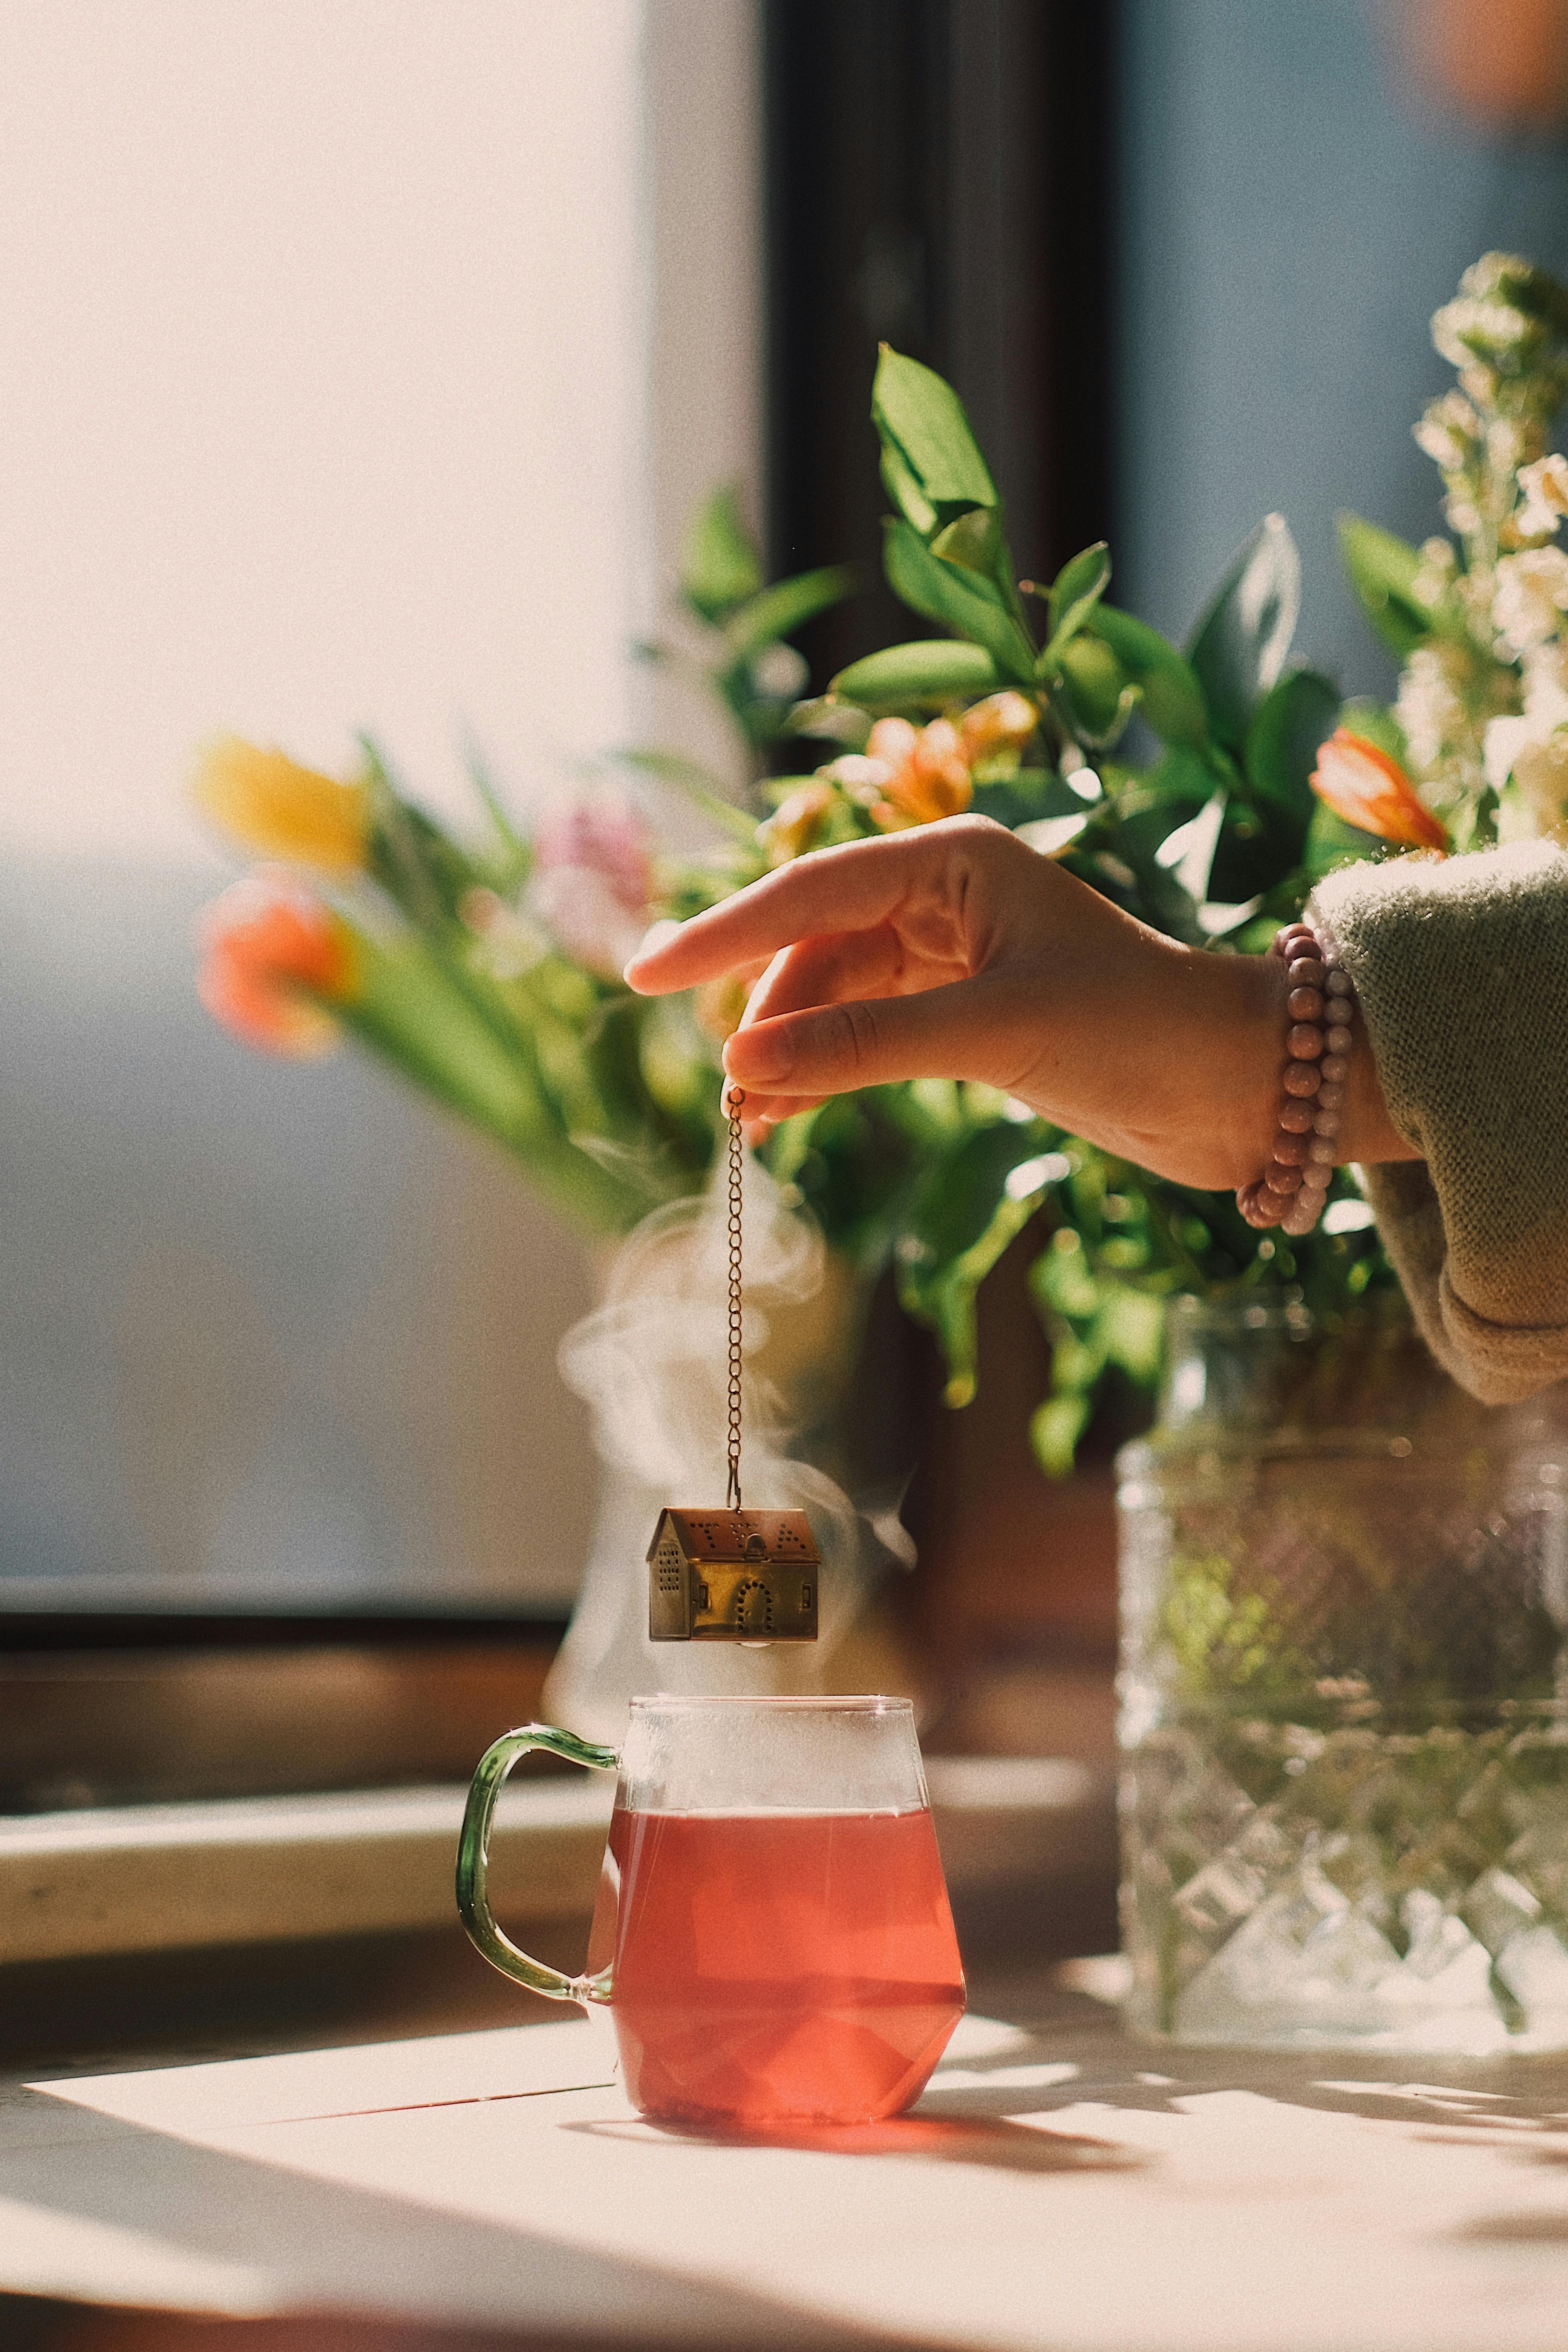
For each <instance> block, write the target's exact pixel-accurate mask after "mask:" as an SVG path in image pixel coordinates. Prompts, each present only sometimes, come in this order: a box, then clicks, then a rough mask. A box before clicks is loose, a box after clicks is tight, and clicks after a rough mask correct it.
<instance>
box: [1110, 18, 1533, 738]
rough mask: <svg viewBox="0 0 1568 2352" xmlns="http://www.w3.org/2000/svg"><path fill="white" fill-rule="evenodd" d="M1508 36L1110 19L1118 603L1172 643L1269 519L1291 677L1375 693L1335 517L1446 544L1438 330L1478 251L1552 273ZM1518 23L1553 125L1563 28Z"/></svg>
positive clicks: (1390, 27)
mask: <svg viewBox="0 0 1568 2352" xmlns="http://www.w3.org/2000/svg"><path fill="white" fill-rule="evenodd" d="M1520 13H1521V12H1518V11H1516V10H1514V9H1513V8H1512V7H1510V0H1481V5H1474V6H1471V7H1468V8H1464V7H1456V6H1454V5H1450V0H1410V4H1409V5H1405V6H1401V5H1398V4H1397V0H1311V5H1310V6H1302V5H1296V0H1121V9H1120V28H1119V60H1118V72H1117V79H1118V92H1117V117H1116V132H1115V135H1116V140H1117V144H1118V147H1119V151H1120V162H1119V171H1118V179H1119V185H1120V196H1121V232H1120V239H1119V243H1120V252H1121V266H1120V268H1119V271H1118V285H1117V291H1116V334H1117V363H1116V373H1117V378H1118V382H1119V384H1120V388H1121V389H1120V399H1119V404H1118V415H1117V451H1118V456H1117V488H1116V508H1115V550H1116V556H1117V584H1116V588H1115V590H1114V592H1113V593H1115V594H1117V595H1118V596H1119V597H1120V598H1121V600H1122V601H1123V602H1125V603H1128V604H1131V606H1132V608H1133V609H1134V610H1135V611H1137V612H1139V613H1142V614H1143V615H1144V616H1145V617H1146V618H1147V619H1148V620H1150V621H1152V622H1153V623H1154V624H1155V625H1157V626H1158V627H1160V628H1162V629H1164V630H1167V631H1169V632H1170V634H1171V635H1173V636H1176V637H1178V638H1180V636H1181V635H1183V634H1184V632H1185V630H1186V629H1187V628H1188V627H1189V625H1191V623H1192V621H1193V619H1194V616H1195V614H1196V613H1197V612H1198V610H1199V608H1200V605H1201V604H1202V602H1203V600H1204V598H1205V594H1206V593H1207V592H1208V590H1209V589H1210V588H1211V587H1212V586H1213V585H1214V583H1215V580H1216V578H1217V577H1218V575H1219V572H1220V571H1221V568H1222V567H1223V565H1224V562H1225V559H1226V556H1227V555H1228V554H1229V553H1230V552H1231V551H1232V549H1233V548H1234V547H1236V546H1237V544H1238V543H1239V541H1241V540H1242V539H1243V538H1245V537H1246V535H1247V532H1248V531H1249V530H1252V528H1253V526H1254V525H1255V524H1256V523H1257V522H1258V520H1259V519H1260V517H1262V516H1263V515H1264V514H1266V513H1268V511H1269V510H1270V509H1278V510H1279V512H1281V513H1283V514H1284V515H1285V516H1286V517H1287V519H1288V520H1289V524H1290V527H1291V529H1292V530H1293V531H1294V532H1295V534H1296V537H1297V540H1298V541H1299V542H1300V548H1301V554H1302V560H1303V564H1304V568H1305V582H1304V588H1303V598H1302V624H1301V633H1300V647H1301V650H1302V652H1303V653H1304V654H1306V655H1307V656H1309V657H1310V658H1311V659H1312V660H1313V661H1314V662H1316V663H1317V664H1318V665H1319V666H1320V667H1324V668H1326V669H1328V670H1329V671H1330V672H1331V674H1332V675H1334V676H1335V677H1339V678H1340V679H1342V682H1343V684H1344V686H1345V688H1346V690H1347V691H1354V692H1373V691H1382V690H1383V689H1384V688H1385V687H1386V686H1387V685H1388V683H1389V682H1390V681H1391V678H1392V671H1391V670H1389V671H1385V670H1384V667H1383V666H1382V664H1381V661H1380V657H1379V656H1378V654H1377V652H1376V650H1375V648H1374V646H1373V642H1372V640H1371V637H1370V634H1369V632H1368V631H1367V629H1366V627H1365V625H1364V624H1363V623H1362V622H1361V621H1360V620H1359V619H1358V617H1357V614H1356V612H1355V610H1354V608H1353V607H1352V603H1351V599H1350V596H1349V593H1348V592H1347V591H1346V589H1345V588H1344V586H1343V585H1342V581H1341V578H1340V572H1339V566H1338V562H1337V560H1336V556H1335V551H1334V544H1333V517H1334V512H1335V510H1336V509H1338V508H1341V507H1352V508H1354V509H1356V510H1357V511H1358V512H1360V513H1362V514H1364V515H1366V516H1368V517H1370V518H1371V519H1373V520H1375V521H1378V522H1382V523H1384V525H1385V526H1386V527H1387V528H1388V529H1390V530H1396V531H1399V532H1401V533H1402V534H1403V535H1405V536H1406V537H1408V538H1410V539H1413V540H1415V541H1420V540H1422V539H1425V538H1426V537H1427V536H1428V535H1429V534H1430V533H1431V532H1432V531H1433V530H1437V529H1439V528H1440V519H1439V516H1438V512H1437V505H1436V472H1435V470H1434V468H1433V467H1432V465H1431V463H1430V461H1429V460H1428V459H1426V458H1425V457H1422V455H1421V454H1420V452H1419V451H1418V450H1417V448H1416V447H1415V443H1414V442H1413V441H1412V439H1411V437H1410V427H1411V425H1412V423H1413V422H1414V420H1415V417H1416V416H1417V415H1419V413H1420V411H1421V409H1422V407H1423V405H1424V404H1425V403H1426V401H1428V400H1429V399H1431V398H1432V397H1433V395H1434V394H1436V393H1437V392H1439V391H1442V390H1443V389H1445V388H1446V386H1447V384H1448V383H1451V382H1452V380H1453V376H1452V371H1451V370H1450V369H1449V368H1447V366H1446V365H1445V363H1444V362H1442V361H1441V360H1439V359H1438V358H1437V357H1436V353H1435V352H1433V350H1432V347H1431V343H1430V341H1429V340H1428V336H1427V320H1428V318H1429V316H1430V314H1431V312H1432V311H1433V310H1435V309H1436V306H1437V305H1438V303H1440V302H1442V301H1445V300H1447V298H1448V297H1449V296H1450V295H1451V294H1452V293H1453V290H1454V288H1455V285H1456V283H1457V281H1458V276H1459V272H1460V271H1461V270H1462V269H1463V268H1465V267H1466V266H1467V264H1468V263H1469V262H1471V261H1474V260H1475V259H1476V258H1477V257H1478V256H1479V255H1480V254H1482V253H1485V252H1487V251H1488V250H1489V249H1490V248H1492V247H1503V248H1504V249H1506V250H1509V251H1513V252H1520V253H1523V254H1526V255H1528V256H1529V257H1531V259H1533V260H1536V261H1539V262H1541V263H1543V264H1544V265H1545V267H1546V268H1549V269H1553V270H1556V271H1557V272H1558V273H1559V274H1561V275H1568V156H1565V153H1564V148H1563V137H1562V133H1561V131H1560V130H1559V129H1557V128H1556V127H1555V125H1554V124H1552V122H1551V121H1547V122H1546V123H1545V124H1544V125H1543V124H1542V123H1541V121H1539V120H1535V121H1531V119H1530V115H1531V106H1530V100H1529V89H1530V83H1529V80H1528V79H1526V80H1525V82H1524V85H1523V87H1522V88H1521V90H1520V91H1519V92H1516V93H1515V95H1514V99H1513V100H1512V102H1511V104H1510V97H1509V93H1508V91H1507V90H1506V89H1493V90H1491V91H1490V92H1489V84H1488V80H1487V71H1488V59H1487V55H1486V53H1487V52H1488V51H1489V50H1490V51H1492V52H1494V53H1495V52H1498V51H1500V50H1505V49H1506V47H1507V43H1508V37H1509V35H1510V26H1511V23H1512V19H1513V18H1514V16H1516V15H1518V14H1520ZM1524 13H1525V14H1527V15H1528V16H1530V17H1531V21H1533V20H1534V19H1535V18H1537V17H1541V18H1542V22H1543V23H1544V25H1545V26H1546V37H1547V38H1548V40H1549V42H1550V45H1551V46H1550V48H1549V52H1548V56H1547V58H1546V59H1545V61H1544V65H1545V68H1546V69H1554V70H1555V72H1556V74H1557V76H1558V78H1559V91H1558V92H1555V93H1554V91H1553V89H1552V88H1551V87H1550V85H1549V82H1548V81H1547V79H1546V72H1545V71H1544V70H1543V71H1542V73H1541V74H1540V75H1539V77H1538V79H1537V80H1536V83H1535V87H1536V89H1537V90H1538V93H1539V98H1540V100H1541V106H1540V111H1541V112H1543V113H1545V114H1546V115H1547V116H1548V117H1550V116H1551V114H1552V101H1553V98H1554V96H1555V95H1558V94H1560V78H1561V73H1562V70H1563V68H1562V59H1563V58H1564V57H1568V23H1564V22H1561V21H1560V19H1561V12H1560V11H1554V10H1552V8H1551V7H1550V6H1549V7H1547V8H1546V9H1545V10H1544V11H1540V10H1530V11H1527V12H1524ZM1554 19H1555V20H1559V21H1556V22H1554ZM1450 44H1453V45H1454V47H1456V48H1457V50H1458V55H1457V57H1452V58H1451V57H1450V56H1449V45H1450ZM1504 62H1506V59H1505V60H1504ZM1455 66H1458V68H1461V69H1462V68H1466V67H1468V68H1469V69H1470V70H1469V72H1468V74H1465V75H1464V76H1463V79H1464V87H1462V88H1460V89H1456V88H1455V87H1454V86H1453V85H1452V83H1451V82H1447V83H1446V81H1445V76H1446V75H1447V73H1448V71H1449V68H1451V67H1455ZM1530 72H1531V61H1530V60H1529V59H1528V58H1526V59H1524V60H1521V73H1522V74H1523V75H1525V76H1526V77H1528V76H1529V74H1530ZM1489 95H1490V96H1491V100H1492V103H1491V106H1489V107H1488V106H1487V105H1486V100H1487V98H1488V96H1489ZM1478 106H1479V107H1480V108H1481V112H1480V113H1478ZM1487 113H1491V114H1492V115H1493V118H1494V119H1492V120H1487V119H1484V118H1485V115H1486V114H1487ZM1510 114H1511V116H1512V118H1513V119H1511V120H1510ZM1498 116H1500V118H1501V119H1497V117H1498Z"/></svg>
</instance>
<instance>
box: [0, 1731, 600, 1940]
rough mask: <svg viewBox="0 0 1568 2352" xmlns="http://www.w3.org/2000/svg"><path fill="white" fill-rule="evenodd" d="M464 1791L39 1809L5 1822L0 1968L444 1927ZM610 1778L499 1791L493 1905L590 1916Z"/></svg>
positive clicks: (551, 1915)
mask: <svg viewBox="0 0 1568 2352" xmlns="http://www.w3.org/2000/svg"><path fill="white" fill-rule="evenodd" d="M465 1793H466V1792H465V1790H463V1789H462V1788H461V1787H442V1788H426V1789H375V1790H350V1791H347V1792H345V1793H342V1794H333V1795H328V1796H305V1797H245V1798H229V1799H219V1800H216V1801H211V1802H204V1803H200V1804H184V1805H125V1806H114V1807H105V1808H102V1809H100V1810H98V1811H84V1812H59V1813H36V1814H32V1815H27V1816H24V1817H21V1818H13V1819H12V1820H10V1821H7V1822H0V1964H3V1963H7V1962H12V1961H37V1960H56V1959H79V1958H88V1957H97V1958H103V1957H108V1956H112V1955H114V1954H117V1953H130V1952H153V1951H171V1952H173V1951H182V1950H195V1949H197V1948H201V1947H203V1946H214V1945H226V1944H253V1943H278V1942H289V1941H293V1940H296V1939H302V1938H306V1937H317V1936H352V1935H367V1934H369V1935H376V1934H384V1933H391V1932H394V1931H399V1930H404V1929H409V1928H420V1927H438V1926H446V1925H447V1923H448V1922H450V1921H451V1919H452V1918H453V1917H454V1916H455V1905H454V1900H453V1893H452V1873H453V1864H454V1861H455V1858H456V1854H457V1846H458V1828H459V1825H460V1824H461V1822H462V1818H463V1801H464V1796H465ZM613 1796H614V1789H613V1784H612V1783H611V1781H610V1780H608V1779H607V1778H604V1777H601V1776H599V1775H597V1774H595V1776H593V1777H592V1778H583V1779H581V1780H579V1779H577V1778H575V1777H574V1778H573V1779H571V1780H565V1779H563V1780H558V1781H557V1780H541V1781H540V1782H539V1783H537V1784H536V1785H533V1786H528V1785H524V1786H522V1787H521V1788H513V1789H510V1790H508V1791H507V1793H506V1795H505V1797H504V1798H503V1800H502V1801H501V1805H500V1811H499V1812H498V1814H497V1817H496V1825H495V1832H494V1835H493V1837H492V1840H491V1844H490V1889H491V1894H492V1897H493V1899H494V1902H495V1905H496V1908H497V1910H498V1911H500V1913H502V1914H503V1916H504V1915H508V1914H510V1915H511V1916H515V1917H519V1918H522V1917H526V1918H529V1919H532V1920H539V1919H561V1918H570V1917H577V1916H586V1915H587V1913H588V1912H589V1910H590V1909H591V1908H592V1906H593V1900H594V1890H595V1885H597V1881H598V1872H599V1863H600V1857H601V1855H602V1854H603V1852H604V1845H605V1829H606V1827H607V1825H608V1822H609V1818H610V1806H611V1802H612V1801H613Z"/></svg>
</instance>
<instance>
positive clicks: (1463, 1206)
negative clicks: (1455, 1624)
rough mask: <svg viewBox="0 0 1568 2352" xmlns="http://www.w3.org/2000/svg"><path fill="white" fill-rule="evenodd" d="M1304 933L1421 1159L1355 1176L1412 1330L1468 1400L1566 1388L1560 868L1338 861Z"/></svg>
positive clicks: (1567, 1161)
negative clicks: (1557, 1384)
mask: <svg viewBox="0 0 1568 2352" xmlns="http://www.w3.org/2000/svg"><path fill="white" fill-rule="evenodd" d="M1309 919H1320V920H1321V921H1322V922H1323V924H1324V925H1325V926H1326V927H1327V929H1329V931H1331V933H1332V935H1333V937H1334V938H1335V939H1336V940H1337V941H1338V943H1339V948H1340V952H1341V955H1342V958H1343V961H1344V964H1345V968H1346V970H1347V971H1349V973H1350V975H1351V978H1352V980H1353V981H1354V982H1355V986H1356V993H1357V995H1358V996H1359V998H1360V1000H1361V1006H1362V1012H1363V1018H1364V1020H1365V1024H1366V1031H1367V1036H1368V1039H1369V1041H1370V1044H1371V1047H1372V1051H1373V1056H1374V1058H1375V1061H1376V1064H1377V1073H1378V1077H1379V1080H1380V1081H1381V1084H1382V1087H1383V1093H1384V1101H1385V1102H1386V1104H1387V1106H1388V1112H1389V1117H1390V1118H1391V1119H1392V1120H1393V1122H1394V1126H1395V1127H1396V1128H1397V1129H1398V1130H1399V1132H1400V1133H1401V1134H1402V1135H1403V1136H1404V1137H1405V1139H1406V1141H1407V1142H1408V1143H1410V1144H1411V1145H1412V1146H1413V1147H1414V1149H1415V1150H1417V1151H1418V1152H1419V1153H1420V1155H1421V1157H1420V1159H1419V1160H1409V1161H1393V1162H1390V1163H1389V1164H1388V1165H1386V1166H1384V1167H1381V1168H1369V1169H1368V1170H1367V1171H1365V1176H1366V1187H1367V1193H1368V1197H1369V1199H1370V1200H1371V1202H1372V1206H1373V1211H1374V1213H1375V1214H1376V1217H1377V1222H1378V1228H1379V1231H1380V1233H1381V1234H1382V1237H1383V1241H1384V1246H1385V1247H1386V1249H1387V1251H1388V1254H1389V1255H1390V1257H1391V1258H1392V1259H1393V1261H1394V1266H1395V1268H1396V1269H1397V1271H1398V1274H1399V1277H1400V1280H1401V1281H1402V1282H1403V1284H1404V1286H1405V1292H1406V1295H1407V1296H1408V1297H1409V1300H1410V1304H1411V1307H1412V1310H1413V1311H1414V1314H1415V1319H1416V1322H1417V1323H1418V1325H1419V1326H1420V1328H1421V1330H1422V1332H1423V1334H1424V1336H1425V1338H1426V1341H1427V1344H1428V1346H1429V1347H1430V1348H1431V1349H1432V1351H1433V1353H1434V1354H1435V1355H1436V1357H1437V1359H1438V1360H1439V1361H1440V1362H1441V1363H1442V1364H1443V1365H1444V1366H1445V1367H1446V1368H1447V1370H1448V1371H1450V1372H1451V1373H1452V1374H1453V1376H1454V1378H1455V1379H1456V1380H1457V1381H1459V1382H1460V1384H1461V1386H1463V1387H1465V1388H1467V1389H1468V1390H1469V1391H1470V1392H1471V1394H1472V1395H1474V1396H1477V1397H1479V1398H1480V1399H1482V1401H1483V1402H1487V1403H1489V1404H1504V1403H1508V1402H1511V1401H1513V1400H1515V1399H1518V1398H1521V1397H1527V1396H1531V1395H1533V1394H1534V1393H1535V1391H1537V1390H1538V1389H1542V1388H1544V1387H1546V1386H1547V1384H1548V1383H1549V1382H1551V1381H1556V1380H1561V1379H1563V1377H1564V1376H1565V1375H1568V856H1564V855H1563V852H1562V851H1561V850H1559V849H1556V848H1554V847H1552V845H1550V844H1547V843H1543V842H1523V843H1518V844H1515V845H1512V846H1510V847H1508V848H1504V849H1495V850H1486V851H1482V852H1479V853H1478V854H1476V855H1473V856H1465V857H1451V858H1447V859H1444V860H1437V859H1434V858H1427V857H1401V858H1396V859H1394V860H1392V861H1391V862H1389V863H1388V864H1385V865H1379V866H1371V865H1362V866H1346V867H1342V869H1341V870H1340V871H1339V872H1338V873H1337V874H1333V875H1331V876H1330V877H1328V879H1327V880H1326V881H1324V882H1322V883H1321V884H1320V885H1319V887H1318V888H1317V890H1316V891H1315V893H1314V894H1313V898H1312V901H1311V908H1310V918H1309Z"/></svg>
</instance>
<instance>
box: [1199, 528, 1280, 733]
mask: <svg viewBox="0 0 1568 2352" xmlns="http://www.w3.org/2000/svg"><path fill="white" fill-rule="evenodd" d="M1300 605H1301V559H1300V555H1298V553H1297V552H1296V542H1295V541H1294V540H1293V539H1292V538H1291V536H1290V531H1289V526H1288V524H1287V523H1286V520H1285V518H1284V516H1283V515H1277V514H1271V515H1265V516H1264V518H1263V520H1262V521H1261V522H1260V523H1259V524H1258V529H1257V530H1255V531H1254V532H1253V534H1252V537H1251V538H1250V539H1249V540H1248V541H1247V544H1246V546H1245V547H1243V548H1242V549H1241V550H1240V551H1239V552H1238V553H1237V556H1236V558H1235V559H1234V561H1233V562H1232V563H1231V566H1230V569H1229V571H1228V572H1226V575H1225V578H1224V579H1223V580H1222V581H1221V582H1220V584H1219V587H1218V588H1217V589H1216V591H1215V595H1214V598H1213V601H1212V602H1211V604H1209V607H1208V609H1207V611H1206V612H1205V614H1204V615H1203V618H1202V619H1201V620H1200V621H1199V623H1198V625H1197V626H1196V628H1195V629H1194V632H1193V636H1192V642H1191V644H1190V646H1188V656H1189V658H1190V660H1191V662H1192V665H1193V668H1194V671H1195V672H1196V674H1197V678H1198V683H1199V685H1200V686H1201V687H1202V688H1203V690H1204V697H1205V701H1206V702H1207V704H1208V709H1209V717H1210V719H1211V720H1212V722H1213V726H1214V731H1215V734H1216V735H1217V736H1218V737H1219V740H1220V741H1221V742H1222V743H1226V744H1228V745H1229V747H1230V749H1231V750H1232V751H1239V750H1240V749H1241V746H1242V744H1243V743H1244V742H1245V740H1247V728H1248V726H1249V724H1250V723H1251V719H1252V714H1253V711H1254V709H1256V708H1257V705H1258V698H1259V697H1260V696H1262V695H1265V694H1267V693H1268V689H1269V688H1270V687H1272V686H1273V685H1274V684H1275V682H1276V681H1277V679H1278V678H1279V674H1280V672H1281V671H1282V670H1283V668H1284V667H1285V662H1286V658H1287V656H1288V655H1289V651H1290V640H1291V638H1292V637H1293V636H1294V635H1295V634H1296V618H1297V614H1298V613H1299V612H1300Z"/></svg>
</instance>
